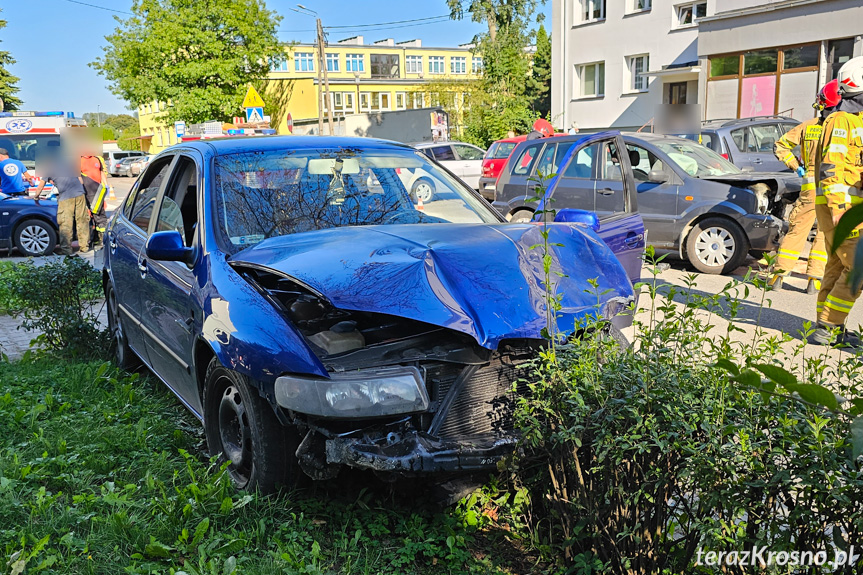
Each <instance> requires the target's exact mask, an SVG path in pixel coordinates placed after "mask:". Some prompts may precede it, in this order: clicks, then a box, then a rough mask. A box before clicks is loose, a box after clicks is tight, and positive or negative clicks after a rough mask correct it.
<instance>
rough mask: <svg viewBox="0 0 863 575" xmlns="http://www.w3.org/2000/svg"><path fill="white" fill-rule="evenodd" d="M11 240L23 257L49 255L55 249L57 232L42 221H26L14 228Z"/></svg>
mask: <svg viewBox="0 0 863 575" xmlns="http://www.w3.org/2000/svg"><path fill="white" fill-rule="evenodd" d="M13 240H14V241H15V247H17V248H18V251H20V252H21V253H22V254H24V255H25V256H33V257H35V256H44V255H50V254H52V253H54V248H55V247H57V232H55V231H54V228H52V227H51V225H50V224H47V223H45V222H43V221H42V220H26V221H24V222H21V224H20V225H19V226H18V227H17V228H15V237H14V238H13Z"/></svg>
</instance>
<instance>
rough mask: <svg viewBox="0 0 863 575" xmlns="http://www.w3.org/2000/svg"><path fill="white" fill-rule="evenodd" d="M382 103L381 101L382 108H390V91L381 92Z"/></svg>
mask: <svg viewBox="0 0 863 575" xmlns="http://www.w3.org/2000/svg"><path fill="white" fill-rule="evenodd" d="M380 103H381V110H389V109H390V93H389V92H381V93H380Z"/></svg>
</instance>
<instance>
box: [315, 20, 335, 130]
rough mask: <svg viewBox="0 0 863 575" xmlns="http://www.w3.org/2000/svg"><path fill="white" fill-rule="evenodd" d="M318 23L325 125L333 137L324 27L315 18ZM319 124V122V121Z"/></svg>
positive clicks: (331, 102) (331, 101)
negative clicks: (324, 89)
mask: <svg viewBox="0 0 863 575" xmlns="http://www.w3.org/2000/svg"><path fill="white" fill-rule="evenodd" d="M317 21H318V56H319V60H320V62H321V70H323V72H324V86H325V87H326V98H327V123H328V124H329V127H330V136H334V135H335V134H336V132H335V130H334V129H333V100H332V98H330V77H329V75H328V73H327V61H326V60H327V57H326V56H325V55H324V27H323V26H322V25H321V19H320V18H317ZM320 83H321V80H320V75H319V76H318V90H319V91H320ZM319 123H320V120H319Z"/></svg>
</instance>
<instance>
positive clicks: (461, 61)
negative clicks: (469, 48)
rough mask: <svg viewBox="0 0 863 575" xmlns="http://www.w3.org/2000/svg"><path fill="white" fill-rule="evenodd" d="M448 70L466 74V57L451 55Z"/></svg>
mask: <svg viewBox="0 0 863 575" xmlns="http://www.w3.org/2000/svg"><path fill="white" fill-rule="evenodd" d="M449 71H450V73H452V74H467V58H465V57H464V56H452V57H451V58H450V59H449Z"/></svg>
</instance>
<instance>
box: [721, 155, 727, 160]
mask: <svg viewBox="0 0 863 575" xmlns="http://www.w3.org/2000/svg"><path fill="white" fill-rule="evenodd" d="M720 155H721V156H722V157H723V158H725V159H726V160H727V159H728V154H720Z"/></svg>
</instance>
